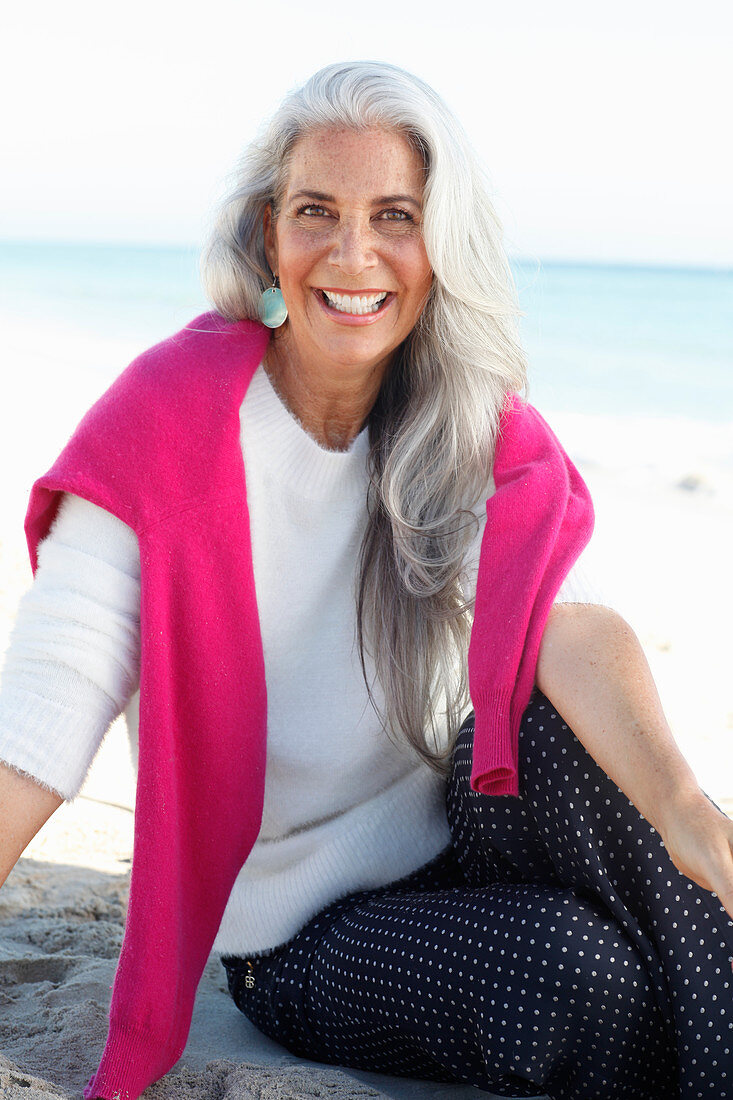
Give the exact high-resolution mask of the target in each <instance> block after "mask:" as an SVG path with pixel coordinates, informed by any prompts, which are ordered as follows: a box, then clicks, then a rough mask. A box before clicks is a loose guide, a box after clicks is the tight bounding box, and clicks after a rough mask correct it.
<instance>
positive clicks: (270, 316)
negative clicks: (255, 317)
mask: <svg viewBox="0 0 733 1100" xmlns="http://www.w3.org/2000/svg"><path fill="white" fill-rule="evenodd" d="M278 282H279V280H278V277H277V275H274V276H273V278H272V286H268V288H267V290H263V291H262V294H261V296H260V301H259V305H258V307H257V312H258V313H259V315H260V320H261V321H262V324H263V325H267V327H268V328H279V327H280V325H281V324H282V323H283V322H284V321H285V319H286V317H287V315H288V307H287V306H286V305H285V299H284V298H283V292H282V290H280V287H279V286H278Z"/></svg>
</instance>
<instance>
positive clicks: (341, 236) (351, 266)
mask: <svg viewBox="0 0 733 1100" xmlns="http://www.w3.org/2000/svg"><path fill="white" fill-rule="evenodd" d="M329 258H330V261H331V263H332V264H333V265H334V267H337V268H338V269H339V271H341V272H343V274H344V275H359V274H361V272H362V271H365V270H366V269H367V268H370V267H374V266H375V265H376V264H377V263H378V259H377V256H376V255H375V252H374V247H373V241H372V239H371V230H370V227H369V226H368V225H363V224H362V223H361V222H357V221H351V222H346V221H345V220H344V221H343V222H341V223H340V225H339V226H338V229H337V231H336V239H335V240H334V242H333V247H332V248H331V254H330V257H329Z"/></svg>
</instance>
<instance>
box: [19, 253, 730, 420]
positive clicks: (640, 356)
mask: <svg viewBox="0 0 733 1100" xmlns="http://www.w3.org/2000/svg"><path fill="white" fill-rule="evenodd" d="M199 252H200V249H199V248H198V247H196V246H193V245H180V244H178V245H175V244H164V243H163V244H149V243H148V244H137V243H114V242H112V243H109V242H104V241H56V240H51V241H42V240H21V239H18V240H10V239H4V240H0V290H1V292H2V304H1V305H0V322H4V325H5V328H6V332H9V333H11V336H10V337H8V338H9V339H10V341H11V345H12V344H15V345H16V346H17V342H18V340H21V341H22V342H23V344H24V346H27V347H32V346H35V347H38V346H42V347H43V348H44V350H45V353H49V349H52V348H53V347H58V349H59V353H60V354H61V357H62V358H63V360H64V361H66V362H70V361H73V360H74V358H78V361H79V364H80V365H82V366H90V367H92V368H93V369H98V370H100V371H102V372H103V373H104V374H105V375H107V376H109V377H110V378H111V377H114V376H115V375H116V374H118V373H119V372H120V371H121V370H122V369H124V367H125V366H126V365H127V362H129V358H130V357H131V355H134V354H137V353H139V352H140V351H142V350H144V349H145V348H146V347H148V346H150V345H151V344H153V343H156V342H158V341H159V340H161V339H164V338H165V337H166V336H168V335H170V334H172V333H173V332H175V331H177V330H178V329H179V328H181V327H183V326H184V325H185V324H186V323H187V322H188V321H190V320H191V319H192V318H193V317H195V316H197V315H198V314H200V313H202V312H205V311H207V310H209V309H211V308H212V307H211V304H210V303H209V302H208V301H207V299H206V298H205V296H204V293H203V290H202V289H201V286H200V282H199V274H198V257H199ZM510 264H511V268H512V272H513V275H514V279H515V284H516V287H517V292H518V297H519V304H520V309H521V311H522V314H523V316H522V317H521V319H520V337H521V342H522V345H523V347H524V349H525V352H526V356H527V359H528V362H529V397H530V400H532V401H533V402H536V403H538V404H539V405H540V407H546V408H552V409H558V410H562V411H564V412H567V413H570V414H573V413H581V414H592V415H597V416H605V417H609V416H612V417H616V418H618V417H622V416H629V417H648V418H652V419H669V418H682V419H685V420H692V421H699V422H702V423H710V424H715V425H721V424H725V423H728V422H730V421H733V370H731V367H733V308H732V307H733V268H722V267H721V268H715V267H709V266H699V267H698V266H689V265H668V264H650V263H643V264H642V263H631V262H619V261H615V260H598V261H590V260H580V259H569V260H559V259H557V258H548V259H543V258H539V257H538V258H531V259H530V258H528V257H527V256H512V257H511V258H510Z"/></svg>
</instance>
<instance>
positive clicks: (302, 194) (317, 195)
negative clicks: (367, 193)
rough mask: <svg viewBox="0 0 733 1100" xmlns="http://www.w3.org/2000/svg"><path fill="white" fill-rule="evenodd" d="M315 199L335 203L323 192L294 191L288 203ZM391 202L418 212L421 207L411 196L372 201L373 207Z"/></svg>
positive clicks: (331, 197)
mask: <svg viewBox="0 0 733 1100" xmlns="http://www.w3.org/2000/svg"><path fill="white" fill-rule="evenodd" d="M303 198H305V199H316V200H317V201H318V202H336V199H335V198H334V196H333V195H327V194H326V192H325V191H296V192H295V194H294V195H292V196H291V199H290V201H291V202H294V201H295V200H296V199H303ZM393 202H409V203H412V205H413V206H416V207H417V209H418V210H421V209H422V207H421V205H420V203H419V202H418V201H417V199H415V198H413V197H412V195H378V196H377V198H375V199H372V203H373V204H374V205H375V206H381V205H386V204H389V203H393Z"/></svg>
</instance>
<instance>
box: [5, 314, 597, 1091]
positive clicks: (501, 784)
mask: <svg viewBox="0 0 733 1100" xmlns="http://www.w3.org/2000/svg"><path fill="white" fill-rule="evenodd" d="M268 337H269V333H268V331H267V330H266V329H264V328H263V327H262V326H261V325H259V324H256V323H254V322H249V321H240V322H236V323H228V322H226V321H225V320H224V319H223V318H222V317H220V316H219V315H218V314H215V313H208V314H203V315H202V316H201V317H197V318H196V319H195V320H194V321H192V322H191V323H190V324H189V325H187V326H186V327H185V328H184V329H182V330H181V331H180V332H179V333H177V334H175V335H174V336H172V337H170V338H169V339H167V340H164V341H163V342H162V343H160V344H158V345H156V346H155V347H153V348H151V349H149V350H148V351H146V352H144V353H143V354H142V355H141V356H140V357H139V358H137V359H136V360H135V361H134V362H133V363H131V364H130V366H129V367H128V368H127V369H126V370H125V371H123V373H122V374H121V375H120V376H119V378H117V380H116V381H115V382H114V383H113V384H112V386H111V387H110V388H109V389H108V390H107V391H106V393H105V394H103V396H102V397H101V398H100V399H99V401H97V402H96V404H95V405H94V406H93V407H92V408H91V409H90V410H89V412H88V413H87V414H86V416H85V417H84V418H83V419H82V421H81V423H80V424H79V426H78V428H77V429H76V431H75V432H74V434H73V436H72V438H71V439H70V441H69V443H68V444H67V445H66V447H65V448H64V450H63V451H62V453H61V455H60V456H59V458H58V459H57V461H56V462H55V463H54V465H53V466H52V468H51V469H50V470H49V471H48V473H46V474H45V475H44V476H43V477H41V478H39V479H38V481H36V483H35V484H34V486H33V489H32V492H31V497H30V503H29V507H28V513H27V516H26V535H27V540H28V548H29V553H30V558H31V564H32V566H33V569H34V571H35V568H36V564H37V551H38V545H39V543H40V541H41V540H42V539H43V538H44V537H45V535H46V534H47V533H48V530H49V527H50V525H51V523H52V521H53V518H54V516H55V514H56V510H57V508H58V505H59V501H60V496H61V493H62V492H64V491H66V492H71V493H75V494H77V495H78V496H81V497H84V498H86V499H87V500H90V501H92V502H93V503H95V504H97V505H99V506H101V507H102V508H105V509H107V510H108V511H110V512H112V513H113V514H114V515H116V516H118V517H119V518H120V519H121V520H123V521H124V522H125V523H127V524H128V525H129V526H130V527H132V528H133V530H134V531H135V533H136V535H137V537H138V541H139V545H140V567H141V605H140V630H141V654H140V726H139V761H138V779H137V790H136V804H135V837H134V849H133V864H132V874H131V884H130V898H129V903H128V912H127V920H126V925H125V935H124V940H123V944H122V950H121V952H120V958H119V962H118V966H117V971H116V974H115V982H114V987H113V993H112V999H111V1004H110V1012H109V1034H108V1037H107V1042H106V1046H105V1048H104V1052H103V1054H102V1058H101V1062H100V1064H99V1067H98V1069H97V1071H96V1073H95V1074H94V1076H93V1077H92V1078H91V1079H90V1081H89V1083H88V1085H87V1087H86V1089H85V1091H84V1095H85V1097H86V1100H91V1098H93V1097H103V1098H105V1100H136V1098H137V1097H138V1096H139V1095H140V1094H141V1093H142V1092H143V1091H144V1089H145V1088H147V1086H148V1085H149V1084H151V1083H152V1082H154V1081H156V1080H157V1079H158V1078H160V1077H162V1076H163V1075H164V1074H165V1073H167V1072H168V1070H170V1069H171V1068H172V1066H173V1065H174V1064H175V1063H176V1061H177V1060H178V1059H179V1058H180V1056H181V1054H182V1053H183V1050H184V1047H185V1045H186V1040H187V1038H188V1033H189V1029H190V1024H191V1016H192V1013H193V1004H194V998H195V995H196V989H197V986H198V983H199V980H200V978H201V974H202V972H203V969H204V966H205V964H206V961H207V958H208V956H209V953H210V951H211V947H212V944H213V942H214V939H215V936H216V933H217V930H218V927H219V923H220V921H221V918H222V915H223V912H224V908H225V906H226V903H227V900H228V898H229V894H230V891H231V889H232V886H233V884H234V880H235V878H236V877H237V874H238V873H239V870H240V868H241V867H242V865H243V863H244V861H245V860H246V859H247V856H248V854H249V852H250V849H251V848H252V845H253V844H254V841H255V839H256V837H257V833H258V831H259V828H260V822H261V815H262V804H263V797H264V780H265V757H266V726H267V699H266V692H265V673H264V660H263V654H262V642H261V637H260V628H259V619H258V612H257V602H256V596H255V586H254V572H253V567H252V547H251V541H250V530H249V513H248V509H247V494H246V485H245V475H244V463H243V458H242V449H241V442H240V421H239V411H240V406H241V404H242V401H243V399H244V395H245V392H246V389H247V386H248V384H249V382H250V380H251V378H252V375H253V374H254V371H255V370H256V368H257V366H258V365H259V363H260V362H261V360H262V356H263V354H264V351H265V348H266V346H267V340H268ZM273 446H277V440H273ZM494 481H495V484H496V492H495V493H494V495H493V496H492V497H491V498H490V499H489V501H488V502H487V523H486V528H485V533H484V537H483V543H482V548H481V557H480V564H479V572H478V581H477V594H476V609H475V619H474V625H473V630H472V635H471V643H470V648H469V655H468V668H469V683H470V691H471V701H472V704H473V706H474V709H475V713H476V735H475V747H474V761H473V774H472V780H471V783H472V786H473V788H474V789H475V790H477V791H481V792H484V793H486V794H490V795H516V794H518V793H519V792H518V781H517V741H518V736H519V725H520V721H521V716H522V713H523V711H524V709H525V708H526V706H527V703H528V701H529V697H530V694H531V691H532V686H533V683H534V675H535V669H536V664H537V656H538V651H539V645H540V640H541V637H542V631H543V629H544V625H545V622H546V619H547V615H548V613H549V610H550V607H551V606H552V602H553V600H554V598H555V595H556V594H557V591H558V589H559V588H560V585H561V584H562V581H563V580H564V578H565V576H566V574H567V572H568V571H569V569H570V568H571V566H572V565H573V563H574V562H575V560H576V558H577V557H578V555H579V554H580V552H581V550H582V549H583V547H584V546H585V544H586V543H587V541H588V539H589V538H590V534H591V530H592V526H593V510H592V506H591V501H590V497H589V494H588V491H587V489H586V487H585V485H584V484H583V481H582V479H581V478H580V475H579V474H578V472H577V470H576V469H575V467H574V466H573V464H572V463H571V462H570V459H569V458H568V456H567V455H566V454H565V452H564V451H563V449H562V447H561V445H560V444H559V442H558V441H557V439H556V438H555V436H554V435H553V433H552V431H551V430H550V428H549V427H548V426H547V424H546V423H545V422H544V420H543V419H542V417H541V416H540V415H539V413H537V412H536V410H535V409H533V408H532V407H531V406H530V405H528V404H526V403H525V402H523V401H522V400H521V399H520V398H519V397H517V396H516V395H512V396H511V397H510V398H509V399H508V400H507V403H506V407H505V410H504V414H503V417H502V422H501V431H500V437H499V440H498V443H497V449H496V454H495V460H494Z"/></svg>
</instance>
